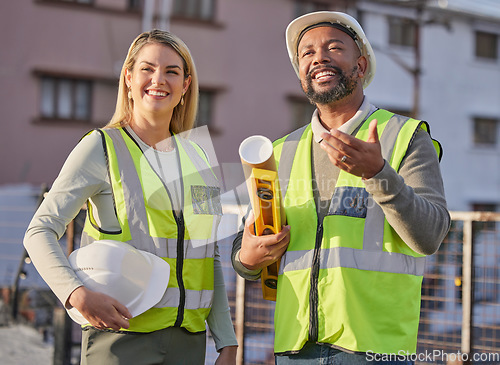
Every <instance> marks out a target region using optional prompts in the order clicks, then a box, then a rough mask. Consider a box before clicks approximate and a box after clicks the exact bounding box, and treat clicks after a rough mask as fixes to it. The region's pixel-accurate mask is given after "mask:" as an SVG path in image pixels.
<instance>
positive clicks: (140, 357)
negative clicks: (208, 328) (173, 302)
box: [80, 327, 206, 365]
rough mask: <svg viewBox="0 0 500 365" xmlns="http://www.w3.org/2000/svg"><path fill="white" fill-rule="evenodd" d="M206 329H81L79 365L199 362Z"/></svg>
mask: <svg viewBox="0 0 500 365" xmlns="http://www.w3.org/2000/svg"><path fill="white" fill-rule="evenodd" d="M205 352H206V333H205V332H199V333H190V332H189V331H187V330H185V329H183V328H178V327H169V328H165V329H163V330H160V331H155V332H150V333H127V332H115V331H108V330H97V329H95V328H93V327H86V328H84V329H83V331H82V355H81V363H80V365H128V364H130V365H157V364H158V365H203V364H204V363H205Z"/></svg>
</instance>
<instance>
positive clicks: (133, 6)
mask: <svg viewBox="0 0 500 365" xmlns="http://www.w3.org/2000/svg"><path fill="white" fill-rule="evenodd" d="M143 3H144V0H128V4H127V6H128V9H129V10H141V9H142V6H143Z"/></svg>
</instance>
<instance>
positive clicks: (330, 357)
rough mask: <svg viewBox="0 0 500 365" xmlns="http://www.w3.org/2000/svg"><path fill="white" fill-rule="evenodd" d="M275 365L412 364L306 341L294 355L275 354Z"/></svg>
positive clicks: (411, 364) (411, 363) (411, 362)
mask: <svg viewBox="0 0 500 365" xmlns="http://www.w3.org/2000/svg"><path fill="white" fill-rule="evenodd" d="M275 362H276V365H374V364H377V365H413V364H414V362H413V361H403V360H399V361H398V360H394V361H375V360H374V358H373V357H370V356H367V355H358V354H348V353H347V352H342V351H340V350H336V349H333V348H331V347H329V346H324V345H323V346H322V345H317V344H315V343H312V342H307V343H306V344H305V346H304V347H303V348H302V350H300V352H299V353H298V354H296V355H288V356H276V359H275Z"/></svg>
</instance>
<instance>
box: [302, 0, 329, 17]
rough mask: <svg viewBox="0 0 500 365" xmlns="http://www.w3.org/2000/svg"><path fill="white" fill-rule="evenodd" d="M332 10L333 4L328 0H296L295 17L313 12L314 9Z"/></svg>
mask: <svg viewBox="0 0 500 365" xmlns="http://www.w3.org/2000/svg"><path fill="white" fill-rule="evenodd" d="M321 10H331V4H330V3H328V2H327V1H311V0H296V1H295V17H299V16H301V15H304V14H307V13H311V12H313V11H321Z"/></svg>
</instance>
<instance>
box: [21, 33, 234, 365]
mask: <svg viewBox="0 0 500 365" xmlns="http://www.w3.org/2000/svg"><path fill="white" fill-rule="evenodd" d="M197 105H198V79H197V75H196V69H195V65H194V62H193V59H192V57H191V54H190V52H189V49H188V48H187V46H186V45H185V44H184V43H183V42H182V40H180V39H179V38H178V37H176V36H175V35H173V34H171V33H169V32H165V31H160V30H153V31H151V32H145V33H142V34H140V35H139V36H138V37H137V38H136V39H135V40H134V41H133V43H132V44H131V46H130V49H129V51H128V54H127V58H126V60H125V62H124V64H123V68H122V72H121V75H120V80H119V90H118V97H117V104H116V110H115V113H114V115H113V117H112V119H111V121H110V122H109V123H108V124H107V126H106V127H105V128H103V129H99V130H95V131H92V132H90V133H89V134H87V135H86V136H85V137H84V138H83V139H82V140H81V141H80V142H79V143H78V145H77V146H76V147H75V148H74V150H73V151H72V152H71V154H70V155H69V157H68V159H67V160H66V163H65V164H64V166H63V168H62V169H61V172H60V174H59V176H58V177H57V179H56V180H55V182H54V184H53V186H52V188H51V190H50V191H49V193H48V194H47V196H46V198H45V200H44V202H43V203H42V205H41V206H40V208H39V209H38V211H37V212H36V213H35V216H34V217H33V220H32V221H31V223H30V226H29V227H28V230H27V232H26V236H25V240H24V244H25V247H26V249H27V250H28V253H29V255H30V257H31V259H32V261H33V263H34V264H35V266H36V268H37V269H38V271H39V272H40V274H41V276H42V277H43V279H44V280H45V281H46V282H47V283H48V285H49V286H50V287H51V289H52V290H53V291H54V293H55V294H56V295H57V297H58V298H59V299H60V300H61V302H62V303H63V304H64V306H65V308H66V309H68V310H69V309H71V308H74V309H76V310H77V311H78V312H79V313H80V314H81V316H83V318H84V319H85V321H86V325H84V326H83V327H82V330H83V332H82V356H81V364H106V365H112V364H203V363H204V361H205V351H206V349H205V347H206V333H205V328H206V324H208V326H209V328H210V330H211V332H212V334H213V338H214V340H215V345H216V349H217V350H218V351H219V353H220V354H219V357H218V358H217V361H216V364H234V363H235V359H236V347H237V342H236V337H235V335H234V329H233V326H232V322H231V316H230V311H229V305H228V300H227V295H226V291H225V285H224V279H223V275H222V267H221V263H220V258H219V254H218V249H217V242H216V239H217V238H216V231H217V226H218V223H219V221H220V216H221V214H222V209H221V205H220V199H219V191H220V190H219V182H218V180H217V178H216V176H215V175H214V173H213V171H212V169H211V166H210V161H209V160H208V158H207V156H206V154H205V152H204V151H203V149H202V148H201V147H200V146H198V145H197V144H196V143H194V142H192V141H190V140H189V139H188V138H186V137H185V136H183V135H184V133H182V132H186V131H189V130H190V129H191V128H192V127H193V125H194V121H195V118H196V112H197ZM83 204H87V207H88V210H87V218H86V222H85V226H84V228H83V232H82V239H81V245H82V246H86V245H89V244H92V245H99V244H101V241H103V240H113V241H120V242H125V243H127V244H130V245H132V246H134V247H135V248H136V249H139V250H143V251H146V252H149V253H152V254H154V255H156V256H158V257H161V258H162V259H163V260H165V261H166V262H167V263H168V264H169V265H170V277H169V280H168V286H167V289H166V291H165V293H162V295H163V297H162V299H161V300H160V301H159V302H158V303H157V304H156V305H154V307H152V308H150V309H148V310H146V311H145V312H143V313H140V314H138V315H136V316H134V317H133V316H132V314H131V312H130V311H129V308H127V307H126V306H125V305H124V304H123V303H120V302H119V301H118V300H116V299H114V298H113V297H111V296H109V295H107V294H106V293H103V292H98V291H92V290H90V289H89V288H87V287H85V286H84V284H83V282H82V281H81V280H80V279H79V277H78V276H77V274H76V273H75V270H74V269H73V267H72V266H71V265H70V263H69V261H68V259H67V258H66V256H65V255H64V252H63V251H62V249H61V247H60V245H59V243H58V240H59V239H60V237H61V236H62V235H63V234H64V231H65V228H66V226H67V224H68V223H69V222H70V221H71V220H72V219H74V217H75V216H76V215H77V214H78V212H79V210H80V208H81V207H82V205H83ZM92 247H98V246H92ZM127 269H128V270H130V269H133V268H130V267H129V268H127Z"/></svg>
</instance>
